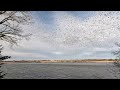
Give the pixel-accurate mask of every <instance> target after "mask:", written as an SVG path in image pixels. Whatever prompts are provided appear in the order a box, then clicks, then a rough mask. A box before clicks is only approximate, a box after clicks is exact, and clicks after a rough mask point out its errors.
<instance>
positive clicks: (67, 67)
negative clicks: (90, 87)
mask: <svg viewBox="0 0 120 90" xmlns="http://www.w3.org/2000/svg"><path fill="white" fill-rule="evenodd" d="M109 67H112V65H110V64H109ZM2 70H3V71H5V72H6V73H7V75H5V77H4V78H5V79H109V78H114V77H113V75H112V74H111V73H110V72H109V70H108V63H21V64H20V63H16V64H4V66H3V67H2Z"/></svg>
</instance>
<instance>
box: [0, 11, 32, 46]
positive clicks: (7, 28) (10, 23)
mask: <svg viewBox="0 0 120 90" xmlns="http://www.w3.org/2000/svg"><path fill="white" fill-rule="evenodd" d="M30 19H31V17H30V15H29V12H27V11H0V40H2V41H6V42H9V43H10V44H11V45H13V44H17V41H18V40H20V39H22V38H27V37H28V36H29V35H30V34H27V35H24V34H23V30H22V27H20V25H22V24H28V23H30Z"/></svg>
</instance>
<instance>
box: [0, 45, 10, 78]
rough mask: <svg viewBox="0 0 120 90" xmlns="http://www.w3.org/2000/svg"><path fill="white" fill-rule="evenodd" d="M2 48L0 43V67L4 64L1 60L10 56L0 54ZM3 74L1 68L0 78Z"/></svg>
mask: <svg viewBox="0 0 120 90" xmlns="http://www.w3.org/2000/svg"><path fill="white" fill-rule="evenodd" d="M2 49H3V47H2V45H0V68H1V66H2V65H3V64H4V63H2V61H3V60H5V59H8V58H11V56H3V55H1V51H2ZM5 75H6V74H5V73H4V72H3V71H2V70H0V79H2V78H3V77H4V76H5Z"/></svg>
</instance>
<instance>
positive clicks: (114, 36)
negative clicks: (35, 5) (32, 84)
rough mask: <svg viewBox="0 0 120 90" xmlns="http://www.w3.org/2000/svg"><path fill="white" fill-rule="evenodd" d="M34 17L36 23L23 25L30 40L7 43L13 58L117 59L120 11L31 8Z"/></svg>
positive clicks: (7, 51)
mask: <svg viewBox="0 0 120 90" xmlns="http://www.w3.org/2000/svg"><path fill="white" fill-rule="evenodd" d="M31 16H32V22H33V23H32V24H30V25H23V26H22V28H23V30H24V33H28V32H29V33H32V36H31V37H30V39H29V40H21V41H19V46H14V47H13V48H10V47H9V45H8V44H6V43H5V44H4V46H5V48H4V50H3V55H10V56H11V57H12V58H11V59H10V60H52V59H53V60H54V59H64V60H70V59H109V58H115V56H114V55H113V54H112V53H111V52H113V51H115V50H118V47H117V46H116V45H115V43H116V42H119V40H120V25H119V24H120V12H119V11H31Z"/></svg>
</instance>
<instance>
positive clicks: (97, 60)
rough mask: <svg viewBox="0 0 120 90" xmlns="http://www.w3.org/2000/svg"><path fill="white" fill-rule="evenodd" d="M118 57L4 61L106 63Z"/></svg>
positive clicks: (15, 61) (13, 61) (16, 61)
mask: <svg viewBox="0 0 120 90" xmlns="http://www.w3.org/2000/svg"><path fill="white" fill-rule="evenodd" d="M115 60H116V59H86V60H12V61H1V62H2V63H8V64H9V63H105V62H114V61H115Z"/></svg>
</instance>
